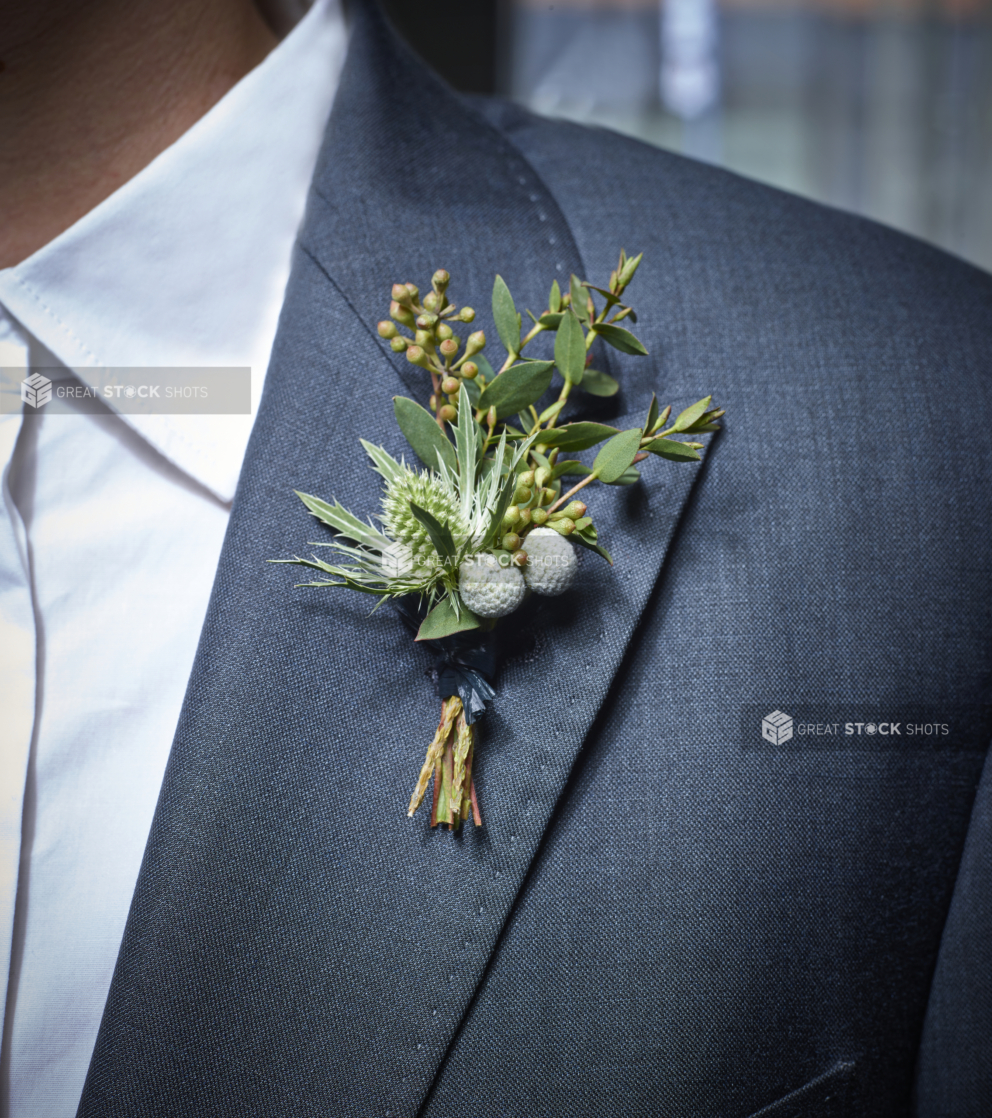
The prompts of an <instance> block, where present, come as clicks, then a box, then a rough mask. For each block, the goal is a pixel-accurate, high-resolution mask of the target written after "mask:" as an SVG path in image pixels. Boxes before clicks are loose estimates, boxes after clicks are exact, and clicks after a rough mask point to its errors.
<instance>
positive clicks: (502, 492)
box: [278, 252, 723, 639]
mask: <svg viewBox="0 0 992 1118" xmlns="http://www.w3.org/2000/svg"><path fill="white" fill-rule="evenodd" d="M640 262H641V255H637V256H634V257H628V256H627V255H626V253H625V252H621V253H620V258H619V261H618V263H617V266H616V268H614V269H613V271H612V272H611V274H610V278H609V281H608V284H607V285H606V286H605V287H600V286H597V285H595V284H592V283H588V282H585V281H582V280H580V279H579V278H578V277H577V276H574V275H573V276H572V277H571V279H570V282H569V289H568V291H566V292H564V293H563V292H562V291H561V289H560V287H559V285H558V281H557V280H555V281H554V282H553V283H552V284H551V289H550V291H549V294H548V305H547V307H546V309H544V310H543V311H542V312H541V313H540V314H539V315H535V314H534V313H532V312H531V311H530V310H528V311H527V312H526V313H527V316H528V318H529V319H530V321H531V324H532V325H531V326H530V328H529V330H528V331H527V332H526V334H524V333H523V329H522V326H523V317H522V315H521V314H520V313H519V312H518V311H517V308H516V305H515V303H514V300H513V296H512V294H511V292H510V289H509V287H508V286H507V284H506V283H505V281H504V280H503V278H502V276H496V280H495V283H494V285H493V294H492V312H493V320H494V322H495V325H496V332H497V334H498V335H499V340H500V342H501V343H502V347H503V349H504V351H505V357H504V358H503V360H502V361H501V362H500V364H499V368H498V370H494V369H493V366H492V365H491V364H490V363H489V361H488V360H487V359H486V356H485V353H484V351H485V350H486V348H487V339H486V335H485V333H484V332H483V331H482V330H476V331H474V332H472V333H470V334H469V335H468V336H467V337H466V338H464V339H463V338H462V337H460V336H459V335H458V334H456V332H455V330H454V328H453V327H454V326H455V325H458V324H468V323H472V322H473V321H474V320H475V317H476V314H475V311H474V310H473V309H472V308H471V307H468V306H463V307H461V308H459V307H457V306H456V305H455V304H454V303H453V302H452V301H451V300H450V299H449V297H448V289H449V286H450V283H451V277H450V276H449V274H448V272H446V271H445V270H444V269H439V270H438V271H436V272H435V273H434V276H433V278H432V281H431V287H430V290H429V291H427V292H426V293H425V294H424V295H423V297H421V294H420V290H419V288H418V287H417V286H416V285H415V284H412V283H396V284H393V286H392V291H391V302H390V307H389V318H388V319H385V320H383V321H382V322H380V323H379V325H378V332H379V335H380V337H382V338H384V339H386V340H387V341H388V342H389V344H390V347H391V348H392V349H393V351H394V352H397V353H405V354H406V357H407V360H408V361H410V362H411V364H413V365H416V366H418V367H420V368H422V369H424V370H425V371H426V373H427V374H428V375H429V376H430V383H431V394H430V398H429V401H428V406H429V410H428V409H427V408H424V407H423V406H422V405H421V404H419V403H417V402H416V401H415V400H412V399H409V398H407V397H403V396H399V397H396V398H395V399H394V402H393V403H394V413H395V417H396V421H397V423H398V424H399V427H400V429H401V431H402V432H403V434H404V436H405V437H406V439H407V442H408V443H409V444H410V446H411V448H412V449H413V451H414V453H415V454H416V456H417V458H418V459H419V460H420V461H421V463H423V465H424V466H425V467H426V471H422V472H420V473H417V472H416V471H414V470H412V469H411V468H410V467H408V466H407V465H406V463H405V462H403V461H397V460H396V459H394V458H392V457H391V456H390V455H389V454H387V453H386V452H385V451H384V450H383V449H381V448H379V447H374V446H372V445H371V444H370V443H367V442H365V441H364V440H363V441H362V445H363V446H364V448H365V450H366V452H367V453H368V454H369V457H370V458H371V460H372V463H373V469H375V470H377V471H378V472H379V473H380V474H381V475H382V477H383V479H384V481H385V483H386V489H385V497H384V500H383V512H382V514H381V515H380V517H379V519H380V521H381V523H382V528H379V527H376V525H374V524H373V523H372V522H371V521H368V522H363V521H361V520H359V519H358V518H357V517H355V516H353V515H352V514H351V513H349V512H348V511H347V510H346V509H344V508H343V507H342V506H341V505H339V504H337V503H335V504H333V505H331V504H328V503H327V502H325V501H323V500H321V499H320V498H317V497H313V496H311V495H309V494H306V493H299V494H298V495H299V497H300V499H301V500H302V501H303V503H304V504H305V505H306V507H307V508H308V509H309V511H310V512H311V513H313V515H314V516H315V517H317V519H318V520H321V521H322V522H323V523H325V524H327V525H328V526H329V527H331V528H332V529H333V530H334V531H335V533H337V536H338V539H337V540H335V541H334V542H333V543H330V544H328V543H324V544H319V545H316V546H325V547H330V548H332V549H334V550H335V551H336V553H337V555H336V558H338V559H339V560H344V562H334V563H327V562H324V561H323V560H320V559H318V558H317V557H316V556H314V557H312V558H310V559H303V558H299V557H294V558H293V559H290V560H278V561H280V562H289V563H297V564H300V565H303V566H306V567H310V568H313V569H316V570H319V571H321V572H322V573H324V574H328V575H331V576H332V577H331V578H329V579H320V580H318V581H315V582H311V583H305V584H303V585H306V586H318V587H325V586H344V587H348V588H350V589H353V590H358V591H361V592H363V593H367V594H372V595H374V596H376V597H379V598H380V599H385V598H389V597H398V596H402V595H407V594H420V595H421V596H422V597H425V598H426V599H427V602H428V605H429V606H430V613H429V615H428V617H427V620H426V621H425V622H424V625H423V627H422V631H421V633H420V634H419V635H418V639H437V638H440V637H443V636H446V635H450V634H453V633H455V632H460V631H465V630H468V629H472V628H477V627H479V626H491V624H492V623H493V621H494V619H495V618H496V617H498V616H502V614H504V613H506V612H510V609H512V608H516V605H518V604H519V602H518V601H517V600H516V598H517V597H519V598H520V600H522V598H523V593H524V591H523V590H522V589H521V590H520V592H519V595H516V594H514V593H510V592H509V590H506V592H505V593H504V592H502V591H500V590H499V587H498V586H496V584H498V583H499V582H500V579H501V578H502V579H503V581H505V582H506V583H507V586H509V585H510V583H511V582H512V577H513V575H512V572H513V571H516V572H522V574H523V576H524V579H523V582H522V583H520V585H521V586H523V585H524V583H526V584H527V585H530V586H531V588H532V589H536V590H538V592H541V588H542V585H543V586H545V592H557V588H558V583H555V589H554V590H548V589H546V584H547V580H544V583H541V580H540V579H539V578H537V577H536V576H535V577H534V578H528V577H527V576H528V574H529V573H531V572H528V559H529V557H528V552H527V542H528V538H529V537H530V535H531V533H532V532H533V531H534V530H535V529H538V528H542V529H544V528H547V529H553V530H554V532H556V533H558V535H560V536H561V537H563V538H565V539H567V540H568V541H570V542H571V543H575V544H578V545H579V546H581V547H583V548H586V549H588V550H590V551H593V552H595V553H597V554H599V555H601V556H602V557H603V558H604V559H606V560H607V562H609V563H612V561H613V560H612V558H611V556H610V554H609V552H608V551H607V550H606V548H605V547H603V545H602V544H601V543H600V541H599V538H598V533H597V530H596V526H595V524H594V522H593V518H592V516H591V515H590V513H589V509H588V508H587V506H586V504H585V502H584V501H582V500H579V499H578V496H577V495H578V494H579V493H580V491H581V490H583V489H585V488H586V487H587V486H589V485H591V484H592V483H593V482H599V483H601V484H604V485H631V484H633V483H634V482H636V481H637V480H638V479H639V477H640V473H639V470H638V468H637V467H638V465H639V464H640V463H641V462H643V461H645V460H646V459H648V458H649V457H651V456H657V457H660V458H665V459H668V460H669V461H673V462H692V461H698V460H699V451H700V449H701V448H702V444H701V443H698V442H695V441H692V440H691V436H692V435H693V434H697V433H700V432H704V431H714V430H716V429H717V427H718V424H717V422H716V420H717V419H719V417H720V416H721V415H723V410H722V409H719V408H714V407H712V399H711V397H709V396H706V397H704V398H703V399H702V400H699V401H697V402H696V403H694V404H692V405H691V406H689V407H687V408H686V409H685V410H683V411H682V412H680V413H679V414H678V415H677V416H676V418H675V420H674V421H672V422H670V419H671V413H672V409H671V407H665V408H660V407H659V405H658V401H657V398H656V397H654V396H652V398H651V403H650V405H649V407H648V410H647V414H646V416H645V420H644V423H643V424H642V425H641V426H639V427H634V428H630V429H628V430H625V431H621V430H618V429H617V428H616V427H612V426H610V425H608V424H605V423H595V422H589V421H580V422H565V423H563V424H562V425H561V426H559V425H558V423H559V419H560V418H561V415H562V412H563V410H564V409H565V407H566V405H567V403H568V400H569V398H570V396H571V394H572V392H573V390H575V389H580V390H582V391H585V392H588V393H590V394H592V395H594V396H612V395H614V394H615V393H616V392H617V390H618V388H619V385H618V383H617V381H616V380H615V379H614V378H613V377H612V376H610V375H608V374H607V373H603V372H600V371H599V370H597V369H595V368H593V367H592V360H593V353H592V351H593V346H594V343H595V342H596V341H597V339H602V340H603V342H604V343H605V344H607V345H609V346H612V347H613V348H614V349H616V350H618V351H619V352H621V353H623V354H627V355H630V356H644V355H646V354H647V350H646V349H645V347H644V345H643V344H642V342H641V341H640V340H639V339H638V338H637V337H636V336H635V335H634V334H633V333H632V332H631V331H630V330H629V329H627V327H626V326H625V325H621V323H625V322H626V323H629V324H631V325H636V323H637V314H636V312H635V310H634V308H633V307H632V306H631V305H630V304H629V303H627V302H626V301H625V299H626V290H627V288H628V286H629V285H630V283H631V281H632V280H633V279H634V276H635V273H636V272H637V268H638V265H639V264H640ZM403 328H406V330H408V331H410V332H411V333H409V334H407V333H404V332H403ZM542 334H552V335H553V336H554V357H553V360H548V359H536V358H531V357H529V356H528V357H524V356H523V354H524V351H525V349H527V347H528V346H530V345H531V343H533V342H534V341H535V340H536V339H537V338H538V337H540V336H541V335H542ZM556 373H557V374H558V376H559V378H560V386H559V390H558V395H557V398H556V399H555V400H554V401H553V402H552V403H550V404H548V405H547V406H546V407H544V408H542V409H541V410H540V411H539V410H538V402H539V401H540V400H541V398H542V397H543V396H545V394H546V393H547V392H548V390H549V389H550V388H551V386H552V384H553V382H554V380H555V374H556ZM676 436H690V438H678V437H676ZM594 447H599V450H598V452H597V454H596V456H595V458H594V460H593V462H592V463H591V464H587V463H584V462H582V461H580V460H579V459H577V458H575V457H573V455H575V454H578V453H580V452H582V451H585V450H590V449H592V448H594ZM574 479H578V480H574ZM573 480H574V484H570V485H569V483H570V482H572V481H573ZM566 486H567V487H566ZM545 534H546V533H545ZM545 550H546V548H545ZM487 555H488V556H491V557H492V560H494V561H495V564H496V566H495V567H494V566H493V565H492V564H491V563H490V564H489V566H488V567H486V568H485V569H484V570H482V573H481V574H480V573H479V570H480V568H479V562H480V559H481V558H484V557H485V556H487ZM472 560H474V561H475V562H476V568H475V569H474V570H469V571H466V563H467V562H469V561H472ZM487 562H488V560H487ZM496 567H498V568H499V570H503V571H506V572H507V574H506V575H505V576H500V575H499V574H498V572H497V570H496ZM490 568H492V571H493V573H492V575H491V576H490V575H489V574H488V573H486V572H487V571H488V570H489V569H490ZM470 576H472V577H470ZM473 578H474V582H473V581H472V579H473ZM480 579H481V581H482V582H483V583H485V586H486V593H485V594H483V595H481V596H480V594H479V593H478V592H477V589H478V588H477V587H475V583H478V582H479V581H480ZM517 581H518V582H520V579H519V577H518V579H517ZM560 581H561V580H559V582H560ZM470 582H472V585H473V587H475V588H474V589H473V590H472V593H471V594H469V593H468V589H467V588H468V584H469V583H470ZM490 584H493V585H494V586H496V589H492V587H491V586H490ZM514 585H516V584H514ZM467 598H470V601H466V599H467ZM473 603H474V607H475V608H470V607H472V605H473Z"/></svg>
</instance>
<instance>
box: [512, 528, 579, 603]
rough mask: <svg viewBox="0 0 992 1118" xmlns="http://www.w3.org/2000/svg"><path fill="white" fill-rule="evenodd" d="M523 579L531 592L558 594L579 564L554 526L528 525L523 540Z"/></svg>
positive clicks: (568, 582) (572, 576) (561, 591)
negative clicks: (524, 552) (524, 559)
mask: <svg viewBox="0 0 992 1118" xmlns="http://www.w3.org/2000/svg"><path fill="white" fill-rule="evenodd" d="M524 550H525V551H526V552H527V565H526V566H525V567H524V578H525V579H526V582H527V585H528V586H529V587H530V589H531V590H533V591H534V593H535V594H550V595H555V594H562V593H564V592H565V591H566V590H567V589H568V588H569V586H571V585H572V580H573V579H574V578H575V572H576V569H577V568H578V565H579V560H578V556H577V555H576V554H575V548H574V547H572V545H571V544H570V543H569V542H568V540H566V539H565V537H564V536H562V535H560V534H559V533H558V532H556V531H555V530H554V528H532V529H531V530H530V531H529V532H528V533H527V536H526V538H525V539H524Z"/></svg>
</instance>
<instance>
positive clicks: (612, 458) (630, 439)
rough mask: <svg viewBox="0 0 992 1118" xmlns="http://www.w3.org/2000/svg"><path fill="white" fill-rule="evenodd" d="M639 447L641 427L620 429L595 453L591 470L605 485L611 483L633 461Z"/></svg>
mask: <svg viewBox="0 0 992 1118" xmlns="http://www.w3.org/2000/svg"><path fill="white" fill-rule="evenodd" d="M640 449H641V429H640V427H631V429H630V430H629V431H621V432H620V434H619V435H614V436H613V438H612V439H610V441H609V442H608V443H606V445H605V446H604V447H603V448H602V449H601V450H600V452H599V453H598V454H597V455H596V461H595V462H594V463H593V466H592V468H593V472H594V473H596V474H597V475H598V476H599V480H600V481H602V482H604V483H605V484H606V485H612V484H613V482H615V481H616V480H617V478H618V477H620V476H621V474H623V472H624V470H626V469H627V467H628V466H629V465H630V464H631V462H633V461H634V455H635V454H637V452H638V451H639V450H640Z"/></svg>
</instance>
